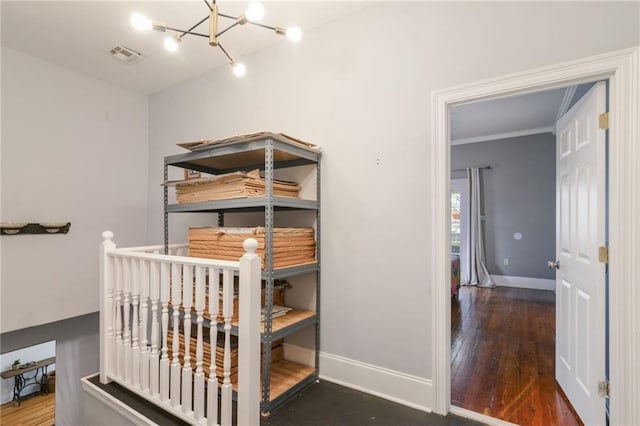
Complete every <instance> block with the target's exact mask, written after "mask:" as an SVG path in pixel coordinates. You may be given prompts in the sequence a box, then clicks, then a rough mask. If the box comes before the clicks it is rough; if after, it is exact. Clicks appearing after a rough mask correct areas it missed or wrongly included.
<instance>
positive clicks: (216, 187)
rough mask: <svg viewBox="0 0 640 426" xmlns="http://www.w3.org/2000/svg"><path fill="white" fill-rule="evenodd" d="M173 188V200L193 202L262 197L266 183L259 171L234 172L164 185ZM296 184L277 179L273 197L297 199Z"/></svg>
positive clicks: (298, 187) (274, 184) (297, 189)
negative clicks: (174, 190)
mask: <svg viewBox="0 0 640 426" xmlns="http://www.w3.org/2000/svg"><path fill="white" fill-rule="evenodd" d="M167 185H168V186H175V187H176V201H177V202H178V203H180V204H182V203H197V202H204V201H215V200H227V199H232V198H247V197H261V196H264V195H266V186H265V185H266V183H265V180H264V178H262V177H260V171H259V170H257V169H256V170H252V171H250V172H234V173H228V174H224V175H218V176H212V177H203V178H198V179H188V180H183V181H179V182H168V183H167ZM299 192H300V185H298V184H297V183H294V182H286V181H281V180H274V181H273V195H274V196H276V197H294V198H297V197H298V194H299Z"/></svg>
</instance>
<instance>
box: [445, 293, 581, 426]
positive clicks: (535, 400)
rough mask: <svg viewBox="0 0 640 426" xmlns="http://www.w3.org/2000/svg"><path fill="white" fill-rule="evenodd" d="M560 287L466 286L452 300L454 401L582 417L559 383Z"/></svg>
mask: <svg viewBox="0 0 640 426" xmlns="http://www.w3.org/2000/svg"><path fill="white" fill-rule="evenodd" d="M554 356H555V295H554V293H553V292H550V291H542V290H527V289H517V288H508V287H498V288H494V289H485V288H475V287H462V288H461V291H460V297H459V300H457V301H456V300H454V301H452V305H451V403H452V404H453V405H456V406H459V407H462V408H466V409H469V410H472V411H475V412H478V413H482V414H486V415H489V416H491V417H495V418H498V419H501V420H506V421H509V422H512V423H517V424H520V425H523V426H524V425H545V426H546V425H581V424H582V423H581V422H580V420H579V419H578V417H577V416H576V415H575V414H574V412H573V408H572V407H571V406H570V404H569V403H568V401H567V400H566V398H565V396H564V394H563V393H562V390H561V389H560V388H559V386H558V385H557V384H556V381H555V376H554V368H555V365H554V363H555V361H554Z"/></svg>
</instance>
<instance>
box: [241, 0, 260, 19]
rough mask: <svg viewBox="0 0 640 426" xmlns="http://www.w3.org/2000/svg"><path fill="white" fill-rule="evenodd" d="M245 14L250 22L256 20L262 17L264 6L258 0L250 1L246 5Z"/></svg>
mask: <svg viewBox="0 0 640 426" xmlns="http://www.w3.org/2000/svg"><path fill="white" fill-rule="evenodd" d="M245 16H246V17H247V19H248V20H249V21H251V22H258V21H261V20H262V18H264V6H263V5H262V3H260V2H259V1H252V2H251V3H249V6H248V7H247V11H246V12H245Z"/></svg>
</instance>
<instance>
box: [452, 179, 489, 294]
mask: <svg viewBox="0 0 640 426" xmlns="http://www.w3.org/2000/svg"><path fill="white" fill-rule="evenodd" d="M467 177H468V183H469V199H470V200H469V214H468V215H466V217H467V218H468V220H469V226H467V229H468V232H467V234H466V236H465V237H466V239H467V244H466V253H464V254H463V257H465V256H466V259H465V262H464V263H465V266H467V267H466V268H464V269H465V270H462V271H461V272H462V277H461V278H462V280H461V281H462V284H464V285H476V286H479V287H495V286H496V283H495V282H494V281H493V278H491V275H490V274H489V271H488V270H487V263H486V260H485V255H484V235H483V233H482V214H481V211H480V208H481V206H482V193H481V191H480V171H479V170H478V169H477V168H471V169H467Z"/></svg>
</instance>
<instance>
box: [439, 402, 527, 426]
mask: <svg viewBox="0 0 640 426" xmlns="http://www.w3.org/2000/svg"><path fill="white" fill-rule="evenodd" d="M449 413H451V414H454V415H456V416H459V417H464V418H466V419H471V420H475V421H477V422H481V423H483V424H485V425H489V426H518V425H517V424H515V423H511V422H507V421H505V420H500V419H496V418H495V417H490V416H487V415H486V414H480V413H476V412H475V411H471V410H467V409H466V408H462V407H456V406H455V405H452V406H451V407H449Z"/></svg>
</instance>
